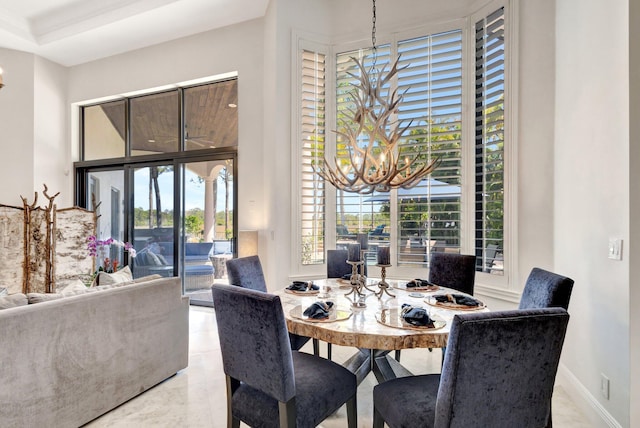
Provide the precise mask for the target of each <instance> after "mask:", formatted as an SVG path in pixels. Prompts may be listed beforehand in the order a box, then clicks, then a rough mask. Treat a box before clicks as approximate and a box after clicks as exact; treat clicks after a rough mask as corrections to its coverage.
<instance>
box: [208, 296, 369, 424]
mask: <svg viewBox="0 0 640 428" xmlns="http://www.w3.org/2000/svg"><path fill="white" fill-rule="evenodd" d="M211 290H212V294H213V300H214V301H215V303H216V311H215V313H216V320H217V326H218V335H219V337H220V350H221V352H222V364H223V367H224V373H225V377H226V381H227V427H239V426H240V421H242V422H244V423H246V424H248V425H249V426H261V427H263V426H280V427H295V426H298V427H315V426H317V425H318V424H320V422H322V421H323V420H324V419H326V418H327V417H328V416H330V415H331V414H333V413H334V412H336V411H337V410H338V409H339V408H340V407H342V405H343V404H345V403H346V404H347V417H348V421H349V427H350V428H355V427H356V426H357V410H356V390H357V386H356V377H355V375H354V374H353V373H351V372H350V371H349V370H347V369H345V368H344V367H342V366H341V365H339V364H336V363H334V362H332V361H329V360H325V359H324V358H320V357H317V356H314V355H309V354H305V353H301V352H296V351H292V350H291V348H290V346H289V343H288V337H287V328H286V325H285V320H284V313H283V311H282V305H281V303H280V297H278V296H275V295H272V294H268V293H263V292H259V291H255V290H250V289H245V288H241V287H234V286H229V285H222V284H216V285H214V286H213V287H212V288H211Z"/></svg>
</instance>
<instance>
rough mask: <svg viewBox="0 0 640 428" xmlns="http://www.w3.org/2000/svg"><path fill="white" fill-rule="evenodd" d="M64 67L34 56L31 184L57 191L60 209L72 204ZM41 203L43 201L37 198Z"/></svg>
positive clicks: (52, 193)
mask: <svg viewBox="0 0 640 428" xmlns="http://www.w3.org/2000/svg"><path fill="white" fill-rule="evenodd" d="M66 94H67V69H66V68H65V67H62V66H61V65H58V64H56V63H53V62H51V61H48V60H46V59H43V58H40V57H35V71H34V108H33V110H34V136H33V144H34V151H33V178H34V180H33V185H34V188H35V190H36V191H38V192H39V193H40V194H41V197H42V196H44V195H42V192H43V191H44V186H43V184H46V185H47V187H48V189H49V191H48V192H47V193H48V194H49V196H53V195H55V194H56V193H58V192H60V194H59V195H58V196H57V197H56V199H55V203H56V205H57V206H58V207H59V208H63V207H70V206H73V201H74V195H73V168H72V166H71V156H70V155H71V152H70V144H69V143H70V140H69V137H68V135H69V134H68V126H69V120H68V118H69V109H68V104H67V98H66ZM40 203H41V204H45V203H46V200H45V199H44V198H43V199H40Z"/></svg>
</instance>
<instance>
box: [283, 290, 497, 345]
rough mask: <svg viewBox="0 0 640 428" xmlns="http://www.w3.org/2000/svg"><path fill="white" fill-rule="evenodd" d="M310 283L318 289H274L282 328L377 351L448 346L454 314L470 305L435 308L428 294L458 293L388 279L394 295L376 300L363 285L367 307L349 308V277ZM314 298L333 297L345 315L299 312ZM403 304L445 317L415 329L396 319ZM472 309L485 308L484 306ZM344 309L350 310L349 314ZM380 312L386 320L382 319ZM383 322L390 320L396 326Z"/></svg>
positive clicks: (336, 305) (315, 299)
mask: <svg viewBox="0 0 640 428" xmlns="http://www.w3.org/2000/svg"><path fill="white" fill-rule="evenodd" d="M313 282H314V284H316V285H319V286H320V291H319V293H316V294H308V295H301V294H291V293H290V292H289V291H288V290H286V289H282V290H278V291H277V292H276V293H275V294H277V295H279V296H280V298H281V301H282V307H283V310H284V314H285V318H286V322H287V328H288V329H289V331H290V332H292V333H295V334H299V335H302V336H307V337H312V338H315V339H320V340H323V341H325V342H329V343H333V344H336V345H342V346H352V347H356V348H366V349H380V350H398V349H406V348H443V347H446V346H447V339H448V337H449V330H450V328H451V322H452V320H453V316H454V315H455V314H460V313H466V312H469V310H455V309H449V308H442V307H435V306H433V305H432V304H433V303H435V302H431V304H430V303H429V301H428V299H429V297H430V296H433V295H436V294H446V293H456V294H463V293H460V292H459V291H456V290H451V289H446V288H440V289H439V290H436V291H432V292H429V291H419V292H413V291H412V290H410V289H407V288H405V287H404V285H405V284H406V282H407V281H395V280H387V283H389V285H390V286H391V287H392V288H390V289H389V291H390V292H391V293H393V294H395V295H396V297H395V298H393V297H390V296H388V295H387V294H383V295H382V297H381V298H380V299H378V298H377V297H376V296H375V295H374V294H373V293H372V292H370V291H367V290H364V292H365V294H366V297H365V298H364V302H365V304H366V307H364V308H355V307H352V302H353V300H350V299H349V298H348V297H345V294H346V293H349V292H350V291H351V287H350V285H349V284H348V282H346V281H342V280H338V279H324V280H314V281H313ZM377 282H378V280H377V279H372V278H369V279H368V280H367V283H368V286H369V287H370V288H371V289H373V290H376V291H377V290H378V287H377V285H375V284H377ZM415 293H419V294H420V295H416V294H415ZM352 296H353V295H352ZM414 296H415V297H414ZM350 297H351V296H350ZM318 300H321V301H332V302H334V306H335V307H336V308H337V310H338V311H339V314H340V318H344V317H345V316H348V318H347V319H341V320H337V321H332V322H326V321H325V322H314V321H308V320H305V319H302V318H304V317H301V316H300V314H301V312H302V311H304V309H305V308H307V307H309V306H310V305H311V304H312V303H314V302H316V301H318ZM403 303H408V304H410V305H412V306H414V307H416V306H419V307H423V308H425V309H427V311H428V313H429V316H430V317H432V318H435V319H437V320H439V321H444V326H441V324H440V325H438V327H440V328H436V329H416V328H412V327H411V326H407V325H405V326H403V325H402V324H401V322H400V321H397V320H398V319H399V317H400V311H401V306H402V304H403ZM476 310H483V311H487V310H488V309H487V308H482V309H476ZM349 312H351V314H350V316H349ZM382 314H384V316H385V319H382ZM381 321H383V322H384V321H386V323H385V324H383V323H382V322H381ZM386 324H395V325H396V327H391V326H389V325H386Z"/></svg>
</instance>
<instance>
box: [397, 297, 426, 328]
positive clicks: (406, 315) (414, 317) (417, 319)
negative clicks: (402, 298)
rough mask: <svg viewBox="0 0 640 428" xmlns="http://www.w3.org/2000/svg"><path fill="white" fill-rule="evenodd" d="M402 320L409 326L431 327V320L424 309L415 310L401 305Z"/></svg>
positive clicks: (405, 304)
mask: <svg viewBox="0 0 640 428" xmlns="http://www.w3.org/2000/svg"><path fill="white" fill-rule="evenodd" d="M402 318H403V319H404V320H405V321H406V322H408V323H409V324H411V325H415V326H418V327H424V326H429V325H433V320H432V319H431V318H429V314H428V313H427V310H426V309H424V308H417V307H414V306H411V305H409V304H407V303H403V304H402Z"/></svg>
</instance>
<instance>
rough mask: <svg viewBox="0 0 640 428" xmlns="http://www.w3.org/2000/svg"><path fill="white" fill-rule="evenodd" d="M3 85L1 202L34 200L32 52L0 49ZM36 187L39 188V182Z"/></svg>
mask: <svg viewBox="0 0 640 428" xmlns="http://www.w3.org/2000/svg"><path fill="white" fill-rule="evenodd" d="M0 67H2V69H3V70H4V74H3V79H4V84H5V87H4V88H2V89H1V90H0V156H2V158H3V159H6V160H9V159H10V160H11V162H3V163H2V168H0V183H2V185H1V186H0V203H1V204H5V205H16V206H22V200H21V199H20V196H24V197H25V198H27V200H28V201H29V203H32V202H33V192H34V181H33V138H34V85H33V79H34V56H33V55H32V54H28V53H24V52H19V51H15V50H10V49H0ZM39 186H40V188H39V189H38V191H40V190H42V187H41V186H42V185H39Z"/></svg>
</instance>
